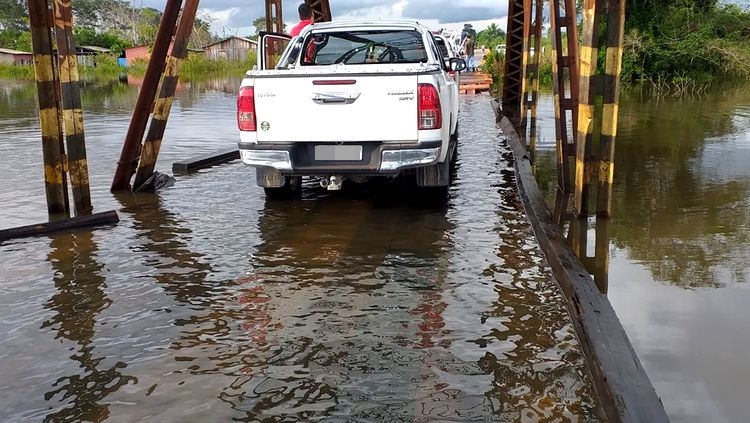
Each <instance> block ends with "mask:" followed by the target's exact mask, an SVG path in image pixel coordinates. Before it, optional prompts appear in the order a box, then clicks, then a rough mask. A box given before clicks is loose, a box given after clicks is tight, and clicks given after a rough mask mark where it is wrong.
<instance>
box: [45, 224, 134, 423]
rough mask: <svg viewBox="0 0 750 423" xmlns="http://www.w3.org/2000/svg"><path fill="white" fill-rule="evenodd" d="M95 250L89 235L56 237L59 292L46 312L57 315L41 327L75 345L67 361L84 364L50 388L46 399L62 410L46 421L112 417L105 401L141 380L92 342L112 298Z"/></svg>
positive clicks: (52, 258) (54, 259)
mask: <svg viewBox="0 0 750 423" xmlns="http://www.w3.org/2000/svg"><path fill="white" fill-rule="evenodd" d="M96 256H97V246H96V242H95V241H94V240H93V235H92V233H91V232H89V231H82V232H78V233H75V234H67V235H59V236H56V237H54V238H52V242H51V243H50V252H49V256H48V260H49V262H50V263H51V264H52V268H53V269H54V270H55V275H54V278H53V279H54V284H55V287H56V288H57V291H56V293H55V294H54V295H53V296H52V298H50V299H49V301H48V302H47V304H46V305H45V307H46V308H48V309H50V310H52V311H54V312H55V314H54V315H53V316H52V317H51V318H49V319H48V320H47V321H45V322H44V323H43V324H42V329H45V328H53V329H55V330H56V331H57V335H56V336H55V339H59V340H60V341H61V342H62V341H71V342H73V343H74V344H75V346H74V347H71V348H70V350H69V351H74V352H73V354H72V355H71V356H70V357H69V358H70V359H71V360H74V361H77V362H78V363H80V365H79V368H80V369H81V370H80V371H79V372H78V373H77V374H72V375H69V376H65V377H61V378H59V379H57V380H56V381H55V382H54V383H53V384H52V390H50V391H48V392H47V393H45V395H44V399H45V400H46V401H48V402H51V403H53V404H54V403H57V404H59V406H54V405H53V406H51V408H53V409H56V410H55V411H53V412H51V413H49V414H48V415H47V416H46V417H45V419H44V421H45V422H59V421H92V422H101V421H104V420H106V419H107V418H108V417H109V408H108V405H107V403H106V401H105V398H106V397H107V396H108V395H109V394H111V393H113V392H116V391H118V390H119V389H121V388H122V387H123V386H125V385H127V384H129V383H131V382H137V381H136V380H135V378H133V377H130V376H127V375H125V374H124V369H125V368H126V366H127V365H126V363H124V362H122V361H116V362H114V363H113V362H112V361H113V360H111V359H108V357H106V356H105V355H104V354H101V353H98V354H97V352H96V349H95V346H94V344H93V340H94V337H95V333H96V322H97V316H98V315H99V314H100V313H101V312H102V311H103V310H104V309H106V308H107V307H108V306H109V305H110V304H111V300H110V299H109V298H107V295H106V294H105V289H106V283H105V278H104V276H102V272H103V266H102V265H101V264H100V263H99V262H98V261H97V258H96Z"/></svg>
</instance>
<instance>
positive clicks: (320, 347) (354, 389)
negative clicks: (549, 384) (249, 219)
mask: <svg viewBox="0 0 750 423" xmlns="http://www.w3.org/2000/svg"><path fill="white" fill-rule="evenodd" d="M375 190H376V191H377V188H375ZM386 192H387V191H386ZM386 192H383V193H382V194H386ZM371 194H373V192H372V191H369V190H368V189H367V188H365V189H364V190H355V191H354V192H352V193H350V194H347V195H343V196H332V197H325V196H324V197H318V198H314V199H308V201H301V202H295V203H275V202H266V205H265V208H264V210H263V214H262V216H261V218H260V221H259V228H260V230H261V231H260V233H261V239H262V241H263V242H262V244H261V245H260V246H259V247H258V248H257V251H255V252H254V253H253V254H252V258H251V261H250V263H249V264H250V270H249V271H248V274H247V276H246V277H245V278H243V279H242V280H241V281H240V282H241V283H242V284H243V288H242V294H241V296H240V301H241V303H242V304H243V305H245V313H246V316H245V321H244V323H243V325H242V326H243V328H245V330H246V331H247V336H248V337H249V339H251V340H254V341H256V342H255V345H254V348H253V349H252V351H251V352H250V351H249V354H248V356H247V357H246V359H245V360H244V361H245V363H244V364H245V367H244V369H243V370H244V374H243V375H241V376H239V377H238V378H237V379H236V380H235V381H234V382H233V383H232V384H231V385H230V386H228V387H227V388H226V389H225V390H224V392H222V394H221V398H222V399H223V400H224V401H226V402H227V403H229V404H231V406H232V408H233V409H235V410H238V411H242V412H244V413H245V418H242V419H241V420H243V421H256V419H264V418H265V419H268V421H291V420H305V419H308V418H312V417H313V416H317V417H318V418H319V417H321V416H339V417H343V416H350V418H352V419H378V418H383V417H385V416H390V418H398V416H402V417H403V418H406V419H411V418H412V417H411V416H413V415H414V414H415V413H417V414H421V413H426V415H430V413H431V412H432V411H429V410H432V409H433V408H434V407H433V406H432V404H433V402H434V401H436V399H435V398H433V397H434V395H435V394H436V393H434V392H431V391H432V389H430V388H428V387H422V388H420V387H415V386H413V384H411V383H409V384H407V383H403V381H406V380H412V381H415V382H417V383H419V381H420V380H421V381H423V382H422V383H424V381H426V379H425V378H429V373H430V372H429V371H428V369H426V368H425V364H424V361H425V356H426V355H425V353H424V352H421V351H422V350H425V349H429V348H432V347H434V346H436V345H440V346H442V347H448V346H449V345H450V343H451V337H450V331H446V330H444V326H445V323H444V321H443V317H442V311H444V310H445V307H446V304H445V302H444V301H443V300H442V293H441V291H442V290H443V289H444V285H445V275H446V273H447V269H446V257H445V255H446V252H447V251H448V249H449V247H450V244H449V243H447V242H446V240H445V239H444V238H443V234H444V233H445V231H447V230H449V229H450V224H449V223H448V221H447V220H446V217H445V210H443V209H440V208H438V209H431V208H424V207H419V206H418V205H417V204H416V203H415V202H414V201H413V200H409V198H408V197H406V196H404V197H400V198H393V196H392V195H387V196H386V195H384V198H383V199H380V200H375V201H374V203H372V202H371V200H370V199H368V198H371V197H369V196H370V195H371ZM376 195H377V194H376ZM404 203H405V204H404ZM421 390H423V392H422V393H421V394H420V391H421ZM419 409H422V411H421V412H420V411H419Z"/></svg>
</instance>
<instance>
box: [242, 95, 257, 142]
mask: <svg viewBox="0 0 750 423" xmlns="http://www.w3.org/2000/svg"><path fill="white" fill-rule="evenodd" d="M237 126H238V127H239V128H240V131H257V127H256V125H255V89H254V88H253V87H242V88H240V94H239V96H237Z"/></svg>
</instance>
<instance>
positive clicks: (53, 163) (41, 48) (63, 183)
mask: <svg viewBox="0 0 750 423" xmlns="http://www.w3.org/2000/svg"><path fill="white" fill-rule="evenodd" d="M27 5H28V8H29V21H30V24H31V44H32V48H33V50H34V70H35V74H36V86H37V96H38V99H39V123H40V126H41V133H42V154H43V157H44V186H45V193H46V196H47V211H48V212H49V214H50V215H59V214H68V213H69V212H70V206H69V204H68V187H67V178H66V173H65V172H66V169H65V167H66V166H65V149H64V147H63V131H62V119H61V113H60V110H61V107H60V98H59V90H58V87H59V79H58V75H57V69H56V67H55V61H54V58H53V55H52V33H51V22H50V9H49V4H48V3H47V0H28V1H27Z"/></svg>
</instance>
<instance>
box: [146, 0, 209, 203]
mask: <svg viewBox="0 0 750 423" xmlns="http://www.w3.org/2000/svg"><path fill="white" fill-rule="evenodd" d="M198 3H199V0H186V1H185V7H183V9H182V14H181V15H180V23H179V25H178V27H177V32H176V34H175V37H174V42H173V45H172V54H171V55H170V56H169V57H168V58H167V66H166V67H165V68H164V75H163V76H162V82H161V88H160V91H159V96H158V98H157V99H156V104H155V105H154V112H153V115H152V116H151V123H150V125H149V128H148V132H147V133H146V139H145V140H144V142H143V145H142V146H141V155H140V160H139V161H138V170H137V171H136V173H135V180H134V181H133V188H134V190H135V191H138V190H142V188H143V185H144V184H145V183H146V181H147V180H148V179H149V178H150V177H151V175H153V173H154V168H155V167H156V160H157V159H158V157H159V150H160V149H161V143H162V140H163V138H164V132H165V130H166V128H167V120H168V119H169V112H170V110H171V109H172V103H173V102H174V94H175V91H176V89H177V83H178V82H179V79H180V67H181V66H182V62H183V61H184V60H185V58H186V57H187V54H188V41H190V34H191V33H192V30H193V23H194V22H195V14H196V12H197V11H198Z"/></svg>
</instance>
